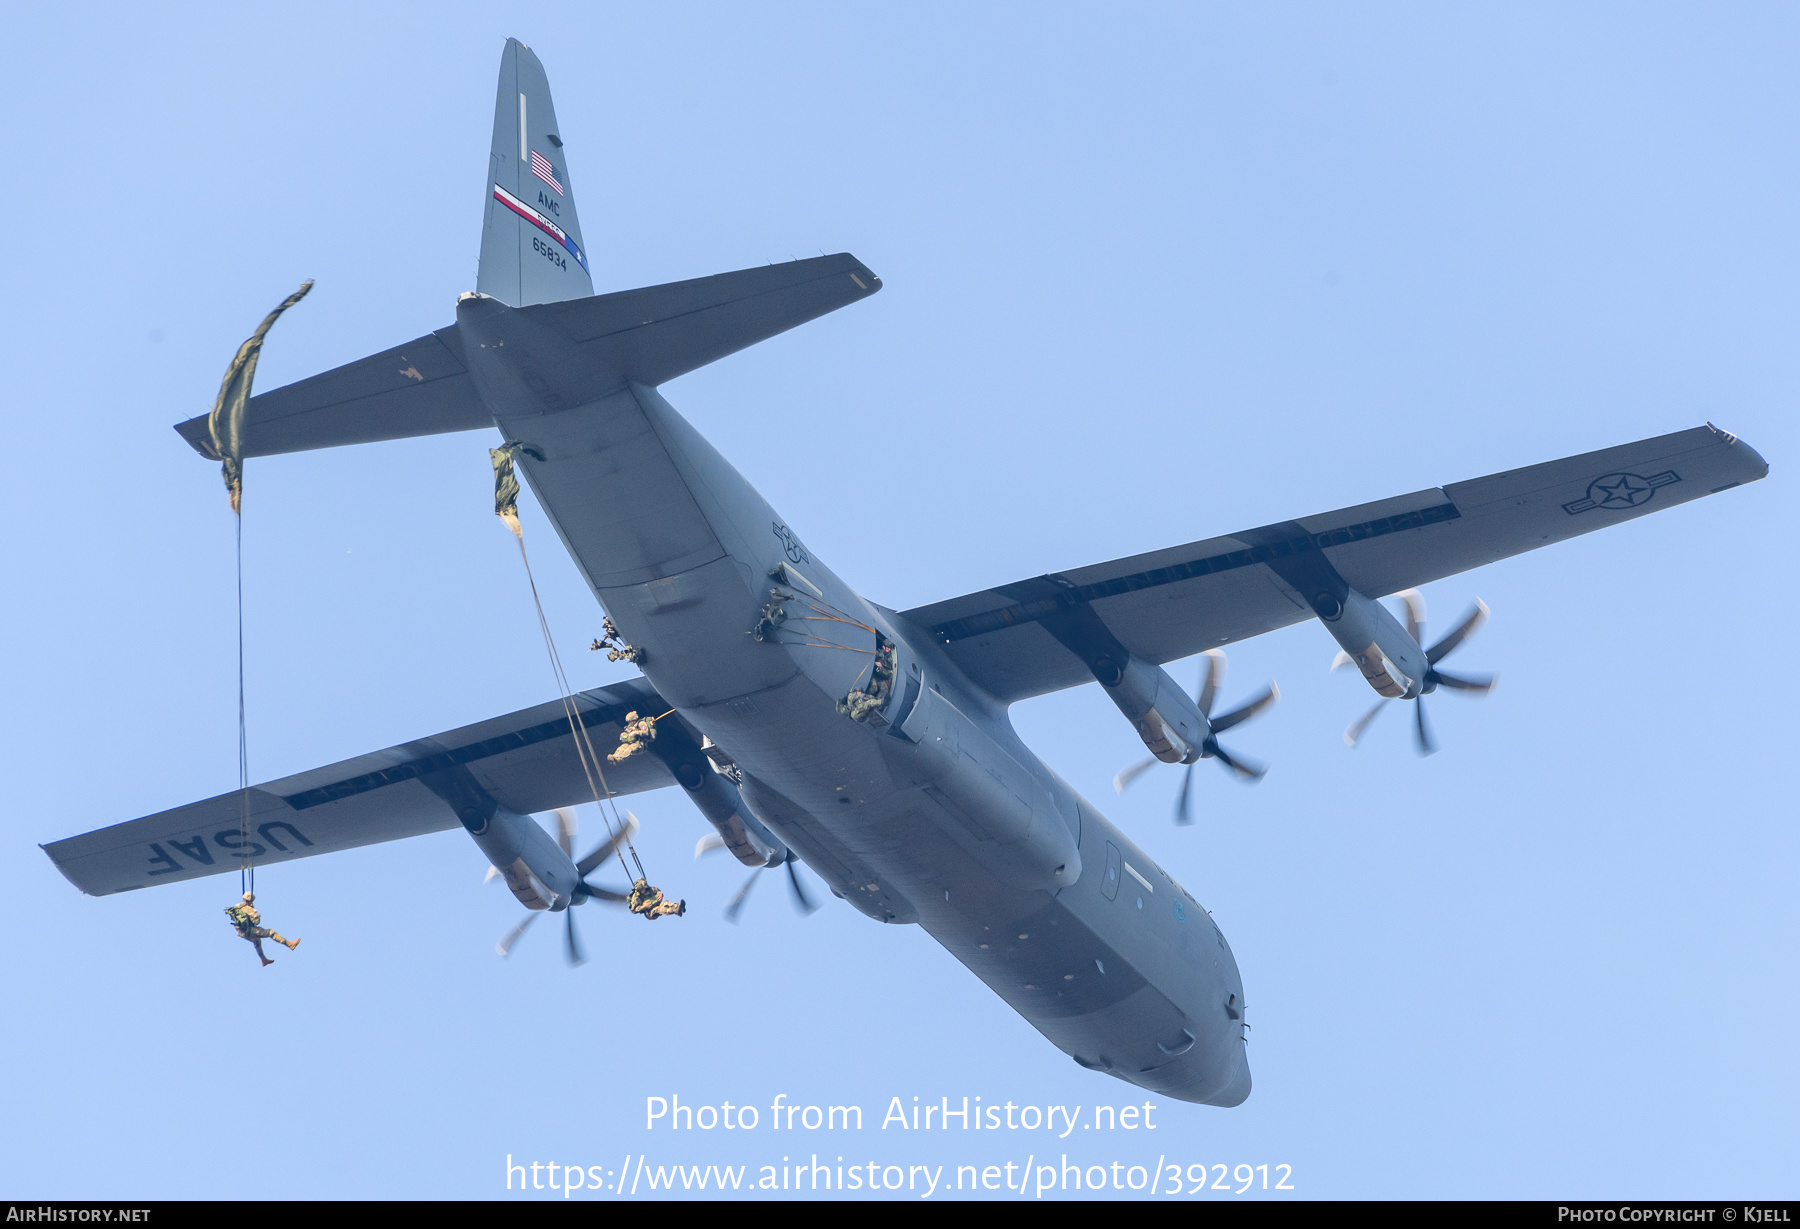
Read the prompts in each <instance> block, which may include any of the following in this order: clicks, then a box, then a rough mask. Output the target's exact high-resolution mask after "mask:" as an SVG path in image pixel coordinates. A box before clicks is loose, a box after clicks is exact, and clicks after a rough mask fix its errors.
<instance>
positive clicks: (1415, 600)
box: [1331, 589, 1498, 755]
mask: <svg viewBox="0 0 1800 1229" xmlns="http://www.w3.org/2000/svg"><path fill="white" fill-rule="evenodd" d="M1394 596H1396V597H1398V598H1399V599H1400V600H1401V601H1403V602H1405V603H1406V634H1407V635H1409V636H1411V637H1412V638H1413V640H1414V641H1415V642H1416V643H1417V644H1419V645H1421V646H1422V645H1423V644H1424V643H1425V597H1424V595H1423V594H1421V593H1420V592H1419V591H1418V590H1417V589H1407V590H1405V591H1404V592H1401V593H1397V594H1395V595H1394ZM1487 617H1488V608H1487V603H1486V602H1484V601H1482V600H1481V599H1480V598H1476V599H1475V606H1474V608H1473V609H1471V610H1470V611H1469V613H1468V614H1466V615H1464V616H1463V621H1462V622H1461V623H1458V624H1457V625H1456V626H1455V627H1454V628H1452V629H1451V631H1450V634H1449V635H1447V636H1445V637H1444V638H1443V639H1442V640H1440V641H1438V642H1437V643H1436V644H1434V645H1432V646H1431V647H1430V648H1429V649H1426V650H1425V661H1426V663H1427V669H1426V671H1425V679H1424V690H1423V691H1422V692H1420V694H1419V695H1418V697H1417V698H1415V699H1414V700H1413V701H1412V703H1413V705H1414V708H1413V743H1414V745H1415V746H1417V747H1418V749H1419V754H1420V755H1432V754H1434V753H1435V752H1436V751H1437V749H1438V748H1437V740H1436V739H1434V738H1433V737H1432V736H1431V725H1430V723H1429V722H1428V721H1426V719H1425V697H1426V696H1428V695H1430V694H1431V693H1432V692H1434V691H1436V690H1437V689H1438V688H1439V687H1448V688H1449V689H1450V690H1452V691H1463V692H1469V693H1472V694H1474V695H1482V696H1484V695H1486V694H1487V693H1488V692H1490V691H1492V690H1493V689H1494V684H1495V683H1496V682H1497V681H1498V677H1497V676H1496V675H1492V674H1451V673H1450V672H1449V671H1447V670H1439V669H1438V668H1437V664H1438V663H1439V662H1440V661H1442V660H1444V658H1446V657H1448V656H1450V654H1452V653H1454V652H1456V650H1457V649H1459V648H1461V647H1462V643H1463V641H1465V640H1467V639H1468V638H1469V637H1470V636H1473V635H1474V634H1475V633H1476V632H1477V631H1479V630H1480V628H1481V625H1482V624H1483V623H1485V622H1487ZM1350 660H1351V659H1350V654H1348V653H1343V652H1340V653H1339V654H1338V655H1337V656H1336V657H1334V658H1333V659H1332V661H1331V668H1332V669H1333V670H1336V669H1337V668H1338V667H1339V666H1347V665H1349V664H1350ZM1387 703H1388V701H1387V699H1385V698H1384V699H1381V700H1378V701H1376V703H1375V707H1373V708H1371V709H1370V710H1369V711H1368V712H1366V713H1364V714H1363V715H1362V716H1360V717H1358V718H1357V719H1356V720H1355V721H1352V722H1351V723H1350V725H1349V728H1348V729H1346V730H1345V731H1344V743H1345V745H1347V746H1350V747H1354V746H1356V744H1357V740H1359V739H1360V738H1362V736H1363V731H1364V730H1366V729H1368V728H1369V723H1370V722H1371V721H1373V720H1375V718H1376V716H1377V715H1378V714H1379V713H1380V712H1381V710H1382V709H1384V708H1386V707H1387Z"/></svg>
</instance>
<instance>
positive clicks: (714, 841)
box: [694, 832, 725, 862]
mask: <svg viewBox="0 0 1800 1229" xmlns="http://www.w3.org/2000/svg"><path fill="white" fill-rule="evenodd" d="M723 848H725V838H724V837H722V836H720V835H719V834H718V833H717V832H708V833H707V834H706V835H705V836H703V837H701V838H700V839H699V840H698V841H695V842H694V861H696V862H698V861H699V860H700V855H701V854H704V853H711V852H712V851H713V850H715V849H723Z"/></svg>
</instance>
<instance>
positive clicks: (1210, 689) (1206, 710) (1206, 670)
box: [1194, 649, 1225, 719]
mask: <svg viewBox="0 0 1800 1229" xmlns="http://www.w3.org/2000/svg"><path fill="white" fill-rule="evenodd" d="M1205 657H1206V663H1205V664H1204V665H1203V666H1202V667H1201V671H1200V692H1199V694H1198V695H1197V696H1195V697H1194V707H1196V708H1198V709H1199V710H1200V715H1201V716H1203V717H1206V718H1208V719H1210V718H1211V717H1212V706H1213V698H1214V697H1215V696H1217V695H1218V694H1219V684H1221V683H1223V682H1224V681H1225V654H1224V653H1223V652H1221V651H1220V650H1218V649H1208V650H1206V653H1205Z"/></svg>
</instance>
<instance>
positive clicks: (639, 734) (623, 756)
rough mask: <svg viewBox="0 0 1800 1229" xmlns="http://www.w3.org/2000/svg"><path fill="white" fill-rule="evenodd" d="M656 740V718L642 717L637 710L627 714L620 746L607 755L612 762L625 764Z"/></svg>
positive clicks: (621, 733)
mask: <svg viewBox="0 0 1800 1229" xmlns="http://www.w3.org/2000/svg"><path fill="white" fill-rule="evenodd" d="M655 741H656V719H655V718H654V717H640V716H638V715H637V714H636V713H635V712H630V713H626V714H625V728H624V729H623V730H620V731H619V745H618V747H617V748H616V749H615V750H614V751H613V752H612V753H611V754H610V755H608V756H607V757H606V759H607V762H608V763H610V764H623V763H624V762H625V761H626V760H628V759H630V758H631V757H632V756H634V755H636V754H637V753H638V752H640V751H643V750H646V749H647V748H648V747H649V746H650V744H651V743H653V742H655Z"/></svg>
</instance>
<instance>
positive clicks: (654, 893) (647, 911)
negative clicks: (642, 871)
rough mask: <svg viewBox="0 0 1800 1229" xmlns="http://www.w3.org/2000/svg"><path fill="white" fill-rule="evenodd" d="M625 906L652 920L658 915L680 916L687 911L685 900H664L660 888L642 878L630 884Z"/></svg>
mask: <svg viewBox="0 0 1800 1229" xmlns="http://www.w3.org/2000/svg"><path fill="white" fill-rule="evenodd" d="M625 907H626V908H627V909H630V910H631V911H632V912H633V913H636V914H639V915H641V916H643V917H646V918H649V919H651V920H652V921H654V920H655V919H657V918H659V917H671V916H673V917H680V916H681V915H682V914H684V913H686V912H687V902H686V901H685V900H683V901H672V900H664V899H663V894H662V889H661V888H653V887H651V886H650V884H649V883H648V882H646V881H645V880H642V879H639V880H637V881H636V882H634V883H633V884H632V885H631V894H630V895H629V896H627V897H626V898H625Z"/></svg>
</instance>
